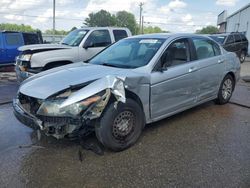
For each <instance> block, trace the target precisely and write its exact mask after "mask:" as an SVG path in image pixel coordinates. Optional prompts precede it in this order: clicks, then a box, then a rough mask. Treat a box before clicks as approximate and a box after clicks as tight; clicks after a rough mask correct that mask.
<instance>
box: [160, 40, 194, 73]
mask: <svg viewBox="0 0 250 188" xmlns="http://www.w3.org/2000/svg"><path fill="white" fill-rule="evenodd" d="M160 61H161V65H162V67H163V68H166V67H172V66H177V65H181V64H184V63H186V62H189V61H190V50H189V45H188V40H187V39H179V40H177V41H174V42H173V43H172V44H170V46H169V47H168V48H167V50H166V51H165V52H164V54H163V55H162V57H161V59H160Z"/></svg>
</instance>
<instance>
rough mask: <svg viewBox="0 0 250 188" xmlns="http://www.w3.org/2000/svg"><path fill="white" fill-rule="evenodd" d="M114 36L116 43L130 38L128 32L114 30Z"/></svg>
mask: <svg viewBox="0 0 250 188" xmlns="http://www.w3.org/2000/svg"><path fill="white" fill-rule="evenodd" d="M113 35H114V39H115V42H117V41H118V40H121V39H123V38H126V37H128V33H127V31H125V30H122V29H114V30H113Z"/></svg>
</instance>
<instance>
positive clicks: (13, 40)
mask: <svg viewBox="0 0 250 188" xmlns="http://www.w3.org/2000/svg"><path fill="white" fill-rule="evenodd" d="M5 37H6V44H7V45H10V46H20V45H22V38H21V36H20V35H19V34H13V33H7V34H6V35H5Z"/></svg>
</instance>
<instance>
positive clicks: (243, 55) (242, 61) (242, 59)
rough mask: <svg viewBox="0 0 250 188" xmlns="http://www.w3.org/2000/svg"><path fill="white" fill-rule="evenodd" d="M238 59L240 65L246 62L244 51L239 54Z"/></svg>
mask: <svg viewBox="0 0 250 188" xmlns="http://www.w3.org/2000/svg"><path fill="white" fill-rule="evenodd" d="M239 59H240V63H244V61H245V60H246V52H245V51H241V52H240V56H239Z"/></svg>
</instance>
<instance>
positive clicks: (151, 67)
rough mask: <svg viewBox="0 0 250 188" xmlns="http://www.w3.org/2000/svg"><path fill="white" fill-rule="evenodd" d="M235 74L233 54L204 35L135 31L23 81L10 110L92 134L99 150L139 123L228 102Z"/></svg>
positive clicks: (137, 130)
mask: <svg viewBox="0 0 250 188" xmlns="http://www.w3.org/2000/svg"><path fill="white" fill-rule="evenodd" d="M239 71H240V63H239V60H238V58H237V57H236V55H235V54H234V53H231V52H227V51H225V50H224V49H223V48H222V47H221V46H220V45H219V44H218V43H216V42H215V41H213V40H211V39H209V38H207V37H205V36H200V35H193V34H149V35H140V36H134V37H130V38H126V39H123V40H120V41H118V42H117V43H115V44H113V45H111V46H109V47H108V48H106V49H105V50H103V51H102V52H100V53H99V54H97V55H96V56H95V57H93V58H92V59H91V60H89V61H88V62H79V63H74V64H70V65H66V66H62V67H58V68H55V69H51V70H48V71H45V72H42V73H39V74H37V75H34V76H32V77H31V78H29V79H27V80H26V81H25V82H24V83H23V84H22V85H21V86H20V88H19V91H18V93H17V97H16V98H15V99H14V100H13V107H14V114H15V116H16V117H17V119H18V120H19V121H21V122H22V123H23V124H25V125H27V126H29V127H32V128H34V129H40V130H42V131H43V132H44V133H45V134H46V135H51V136H54V137H56V138H58V139H60V138H64V137H76V136H79V135H86V134H88V133H89V132H93V131H95V133H96V136H97V138H98V140H99V141H100V142H101V143H102V144H103V145H104V146H105V147H107V148H109V149H111V150H114V151H121V150H124V149H126V148H128V147H130V146H131V145H133V144H134V143H135V142H136V141H137V140H138V138H139V136H140V135H141V132H142V130H143V128H144V126H145V124H148V123H152V122H155V121H158V120H160V119H163V118H166V117H169V116H171V115H173V114H176V113H178V112H181V111H184V110H186V109H189V108H191V107H194V106H196V105H199V104H201V103H204V102H207V101H210V100H215V101H216V102H217V103H218V104H225V103H227V102H228V101H229V99H230V97H231V96H232V92H233V90H234V86H235V84H236V82H237V81H238V80H239Z"/></svg>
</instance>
